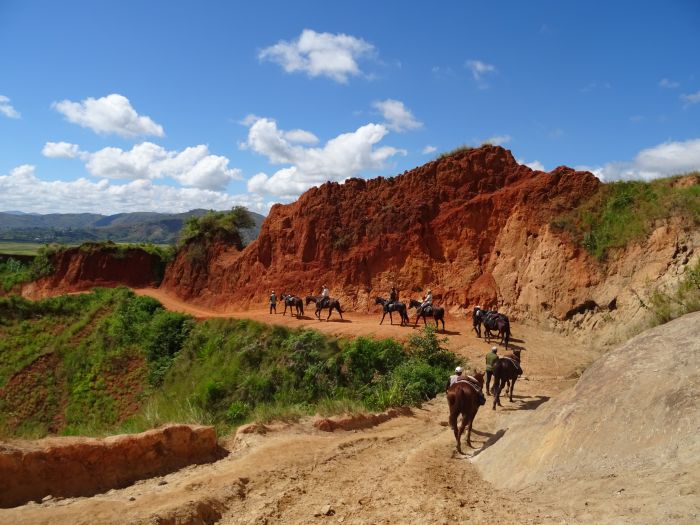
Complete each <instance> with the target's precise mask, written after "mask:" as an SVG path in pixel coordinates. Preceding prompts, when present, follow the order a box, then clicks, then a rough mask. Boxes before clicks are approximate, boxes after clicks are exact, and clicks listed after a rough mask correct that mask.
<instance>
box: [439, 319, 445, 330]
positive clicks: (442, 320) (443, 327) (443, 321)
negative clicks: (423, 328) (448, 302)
mask: <svg viewBox="0 0 700 525" xmlns="http://www.w3.org/2000/svg"><path fill="white" fill-rule="evenodd" d="M440 322H441V323H442V331H443V332H444V331H445V317H444V316H443V317H441V318H440Z"/></svg>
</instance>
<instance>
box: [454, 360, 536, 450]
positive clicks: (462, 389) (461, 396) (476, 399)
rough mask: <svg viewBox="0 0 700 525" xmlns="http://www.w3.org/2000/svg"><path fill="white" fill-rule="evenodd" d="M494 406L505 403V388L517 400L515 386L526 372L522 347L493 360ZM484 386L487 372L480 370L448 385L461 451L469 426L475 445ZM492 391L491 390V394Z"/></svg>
mask: <svg viewBox="0 0 700 525" xmlns="http://www.w3.org/2000/svg"><path fill="white" fill-rule="evenodd" d="M492 373H493V379H494V384H493V410H496V406H497V405H498V406H503V405H502V404H501V392H502V391H503V388H504V387H507V390H506V392H507V393H509V394H510V402H511V403H512V402H513V387H514V386H515V381H516V380H517V379H518V376H519V375H520V374H522V373H523V371H522V368H521V367H520V350H513V354H512V355H508V356H504V357H500V358H499V359H498V360H497V361H496V362H495V363H494V364H493V371H492ZM483 387H484V373H483V372H476V373H475V374H474V375H473V376H471V377H467V378H466V379H464V380H460V381H457V382H456V383H454V384H452V385H451V386H450V387H449V388H448V389H447V406H448V407H449V409H450V418H449V422H450V427H452V430H453V432H454V434H455V440H456V441H457V452H459V453H460V454H462V453H463V452H462V434H463V433H464V429H465V428H467V426H468V427H469V430H468V432H467V446H468V447H470V448H472V442H471V433H472V424H473V423H474V418H475V417H476V413H477V412H478V410H479V407H480V406H481V405H482V404H483V402H482V399H483V398H482V396H483V394H482V393H481V392H482V389H483ZM488 393H489V392H488V391H487V394H488ZM460 414H461V415H462V421H461V423H460V425H459V427H458V426H457V419H458V418H459V415H460Z"/></svg>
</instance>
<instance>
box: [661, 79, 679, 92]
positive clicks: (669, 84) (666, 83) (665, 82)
mask: <svg viewBox="0 0 700 525" xmlns="http://www.w3.org/2000/svg"><path fill="white" fill-rule="evenodd" d="M659 86H660V87H662V88H666V89H675V88H677V87H678V86H680V84H679V83H678V82H674V81H673V80H669V79H667V78H662V79H661V80H659Z"/></svg>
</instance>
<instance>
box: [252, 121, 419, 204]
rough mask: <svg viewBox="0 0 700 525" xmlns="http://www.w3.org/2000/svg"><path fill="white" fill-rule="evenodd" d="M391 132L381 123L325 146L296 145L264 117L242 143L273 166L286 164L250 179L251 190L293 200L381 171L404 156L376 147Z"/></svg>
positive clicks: (349, 134) (400, 151)
mask: <svg viewBox="0 0 700 525" xmlns="http://www.w3.org/2000/svg"><path fill="white" fill-rule="evenodd" d="M387 133H388V130H387V128H386V127H385V126H383V125H381V124H367V125H365V126H362V127H360V128H358V129H357V130H356V131H354V132H352V133H343V134H341V135H338V136H337V137H335V138H333V139H331V140H329V141H328V142H327V143H326V144H325V145H324V146H323V147H314V148H311V147H302V146H299V145H295V144H293V143H292V142H290V141H289V139H288V138H287V137H286V133H285V132H284V131H282V130H280V129H278V128H277V123H276V122H275V121H274V120H272V119H267V118H261V119H259V120H258V121H257V122H255V123H254V124H252V125H251V127H250V129H249V130H248V139H247V141H246V142H245V144H243V147H244V148H248V149H250V150H252V151H254V152H256V153H260V154H262V155H264V156H266V157H267V158H268V160H269V161H270V162H271V163H273V164H287V165H288V166H287V167H284V168H282V169H280V170H278V171H276V172H275V173H274V174H272V175H268V174H266V173H258V174H256V175H254V176H253V177H251V178H250V179H248V191H250V192H253V193H256V194H270V195H275V196H277V197H280V198H282V199H291V198H293V197H296V196H298V195H299V194H301V193H302V192H304V191H306V190H307V189H309V188H311V187H312V186H317V185H320V184H323V183H324V182H326V181H344V180H345V179H347V178H349V177H353V176H356V175H357V174H359V173H361V172H363V171H366V170H376V169H381V168H382V167H383V166H384V162H385V161H386V160H387V159H389V158H390V157H392V156H394V155H397V154H403V155H405V154H406V152H405V151H404V150H399V149H396V148H392V147H389V146H383V147H375V146H376V144H377V143H378V142H380V141H381V140H382V139H383V138H384V136H385V135H386V134H387Z"/></svg>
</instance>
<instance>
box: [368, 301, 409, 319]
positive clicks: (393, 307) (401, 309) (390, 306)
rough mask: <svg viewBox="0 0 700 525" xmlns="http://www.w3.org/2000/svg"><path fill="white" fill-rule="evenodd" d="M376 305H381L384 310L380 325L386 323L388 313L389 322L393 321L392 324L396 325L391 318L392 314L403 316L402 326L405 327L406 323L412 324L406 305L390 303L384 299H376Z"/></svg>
mask: <svg viewBox="0 0 700 525" xmlns="http://www.w3.org/2000/svg"><path fill="white" fill-rule="evenodd" d="M374 304H381V305H382V307H383V309H384V313H383V314H382V320H381V321H379V324H382V323H383V322H384V318H385V317H386V314H387V313H388V314H389V321H391V324H394V319H393V318H392V317H391V312H398V313H399V315H400V316H401V326H404V324H405V323H410V322H411V320H410V319H409V318H408V313H407V311H406V305H405V304H404V303H399V302H393V303H389V301H388V300H386V299H383V298H382V297H376V298H375V299H374Z"/></svg>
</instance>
